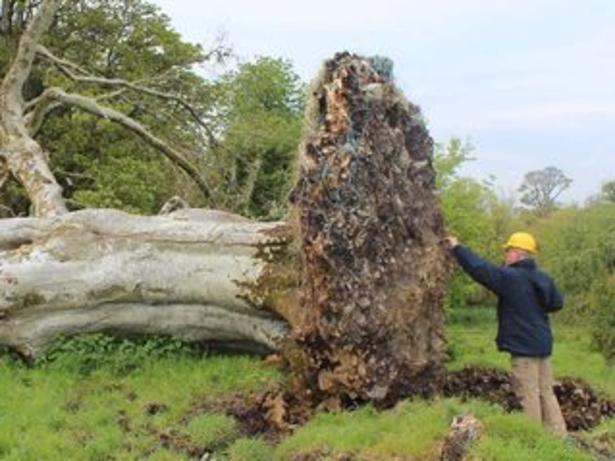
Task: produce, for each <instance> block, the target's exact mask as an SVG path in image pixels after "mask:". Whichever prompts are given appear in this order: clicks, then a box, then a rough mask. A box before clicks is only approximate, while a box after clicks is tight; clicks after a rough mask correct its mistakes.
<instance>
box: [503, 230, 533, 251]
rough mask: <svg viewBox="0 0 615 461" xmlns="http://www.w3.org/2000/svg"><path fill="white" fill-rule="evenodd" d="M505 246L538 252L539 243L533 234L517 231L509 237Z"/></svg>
mask: <svg viewBox="0 0 615 461" xmlns="http://www.w3.org/2000/svg"><path fill="white" fill-rule="evenodd" d="M504 248H517V249H519V250H523V251H528V252H530V253H538V243H536V239H535V238H534V237H532V235H531V234H528V233H527V232H515V233H514V234H512V235H511V236H510V237H509V238H508V241H507V242H506V244H505V245H504Z"/></svg>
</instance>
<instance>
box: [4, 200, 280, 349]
mask: <svg viewBox="0 0 615 461" xmlns="http://www.w3.org/2000/svg"><path fill="white" fill-rule="evenodd" d="M287 233H288V227H287V225H286V224H285V223H281V222H274V223H259V222H254V221H250V220H248V219H245V218H242V217H240V216H236V215H232V214H229V213H224V212H220V211H208V210H194V209H183V210H179V211H176V212H174V213H171V214H169V215H164V216H151V217H146V216H136V215H130V214H128V213H124V212H121V211H117V210H84V211H79V212H75V213H69V214H65V215H61V216H57V217H54V218H19V219H5V220H0V248H3V249H4V250H3V251H0V342H1V343H4V344H8V345H10V346H13V347H15V348H16V349H18V350H20V351H22V352H23V353H25V354H28V355H36V354H38V353H40V352H41V351H43V350H44V349H45V347H46V346H48V345H49V344H50V343H51V342H52V341H53V339H54V338H55V337H57V336H59V335H66V334H69V335H70V334H74V333H80V332H91V331H103V330H104V331H107V330H110V331H118V332H126V331H129V332H130V331H132V332H150V333H153V332H163V333H170V334H175V335H178V336H180V337H185V338H187V339H208V340H217V341H248V342H253V343H255V344H261V345H263V346H265V347H267V348H270V349H275V348H276V347H277V346H276V344H277V341H278V340H279V339H281V337H282V336H283V333H284V332H286V322H285V321H284V320H283V319H282V318H281V315H280V314H279V313H276V312H275V311H274V309H275V303H273V304H274V305H265V299H264V296H265V293H271V290H269V289H268V287H266V286H264V285H266V283H267V280H266V277H265V276H266V274H267V272H268V271H269V272H270V271H272V270H275V267H276V264H275V261H274V260H273V259H272V258H271V257H270V255H271V251H270V250H275V249H277V248H280V247H283V246H284V245H286V244H287V243H288V239H287V237H288V236H287ZM268 255H269V256H268ZM269 304H271V303H269Z"/></svg>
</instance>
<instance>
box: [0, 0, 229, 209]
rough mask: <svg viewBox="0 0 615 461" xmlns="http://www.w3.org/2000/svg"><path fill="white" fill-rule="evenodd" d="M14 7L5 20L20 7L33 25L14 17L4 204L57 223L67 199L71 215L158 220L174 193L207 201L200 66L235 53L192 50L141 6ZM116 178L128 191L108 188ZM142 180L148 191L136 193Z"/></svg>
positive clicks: (2, 119)
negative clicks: (95, 211) (75, 211)
mask: <svg viewBox="0 0 615 461" xmlns="http://www.w3.org/2000/svg"><path fill="white" fill-rule="evenodd" d="M9 3H10V4H11V5H13V6H12V7H9V6H10V5H9ZM9 3H7V2H4V3H3V5H2V11H3V13H4V12H5V11H14V10H15V9H17V10H18V9H19V8H21V7H20V6H19V5H23V7H24V8H25V10H24V11H27V12H29V13H27V15H29V16H31V17H32V20H31V21H30V22H29V26H28V28H27V29H23V27H22V28H21V29H19V27H17V26H15V25H14V24H22V22H21V21H15V20H11V21H10V22H11V27H9V28H7V27H6V25H5V27H4V28H3V31H7V30H8V33H5V34H4V36H3V40H4V41H5V43H7V47H5V48H4V49H3V53H2V54H1V55H0V59H1V60H2V64H1V65H2V69H3V81H2V87H1V90H0V133H2V135H0V157H2V158H3V161H2V163H3V165H4V166H3V167H2V168H3V169H4V170H6V171H11V173H12V178H14V179H15V180H16V183H12V184H11V181H8V182H7V190H8V191H9V192H8V197H7V198H8V200H7V202H8V206H6V207H7V208H9V210H10V211H11V212H12V213H13V214H17V213H23V211H24V210H23V208H22V209H18V210H13V208H12V207H13V206H15V205H16V206H17V207H23V205H24V204H25V203H28V202H31V203H32V205H33V211H34V212H35V213H37V214H49V213H52V214H53V213H56V214H57V213H62V212H64V211H65V208H66V206H65V204H64V200H65V198H68V199H69V207H70V208H74V207H83V206H92V205H94V206H123V205H127V206H126V207H127V208H128V209H131V206H133V208H134V210H139V209H140V210H142V211H152V208H154V207H155V204H159V203H156V202H160V201H161V200H162V196H163V195H164V194H165V192H166V190H169V189H171V188H173V186H177V188H183V189H184V191H186V192H187V193H188V195H189V193H190V192H192V195H193V196H197V197H199V198H200V202H199V203H201V204H203V203H206V202H207V200H209V190H208V187H207V185H206V184H205V181H204V178H203V170H204V167H205V166H204V161H203V159H204V154H205V151H206V147H207V146H208V143H210V142H211V138H212V133H211V130H210V127H209V126H208V109H209V108H210V107H211V105H210V104H209V99H208V97H207V93H208V87H207V85H206V83H205V82H204V81H203V79H202V78H200V77H198V76H197V75H196V74H195V73H194V72H193V70H192V68H193V66H194V65H195V64H199V63H205V62H207V61H208V60H211V59H221V58H224V57H225V56H226V55H227V50H226V49H224V48H217V49H215V50H214V51H213V52H211V53H205V52H204V51H203V50H202V49H201V47H199V46H195V45H191V44H187V43H184V42H183V41H182V40H181V39H180V37H179V35H178V34H177V33H176V32H175V31H173V30H172V29H171V28H170V26H169V24H168V19H167V18H166V17H165V16H163V15H162V14H160V12H159V10H158V9H157V8H156V7H155V6H152V5H149V4H147V3H145V2H142V1H139V0H125V1H111V2H103V1H85V0H68V1H64V2H60V1H51V0H46V1H44V2H27V1H26V2H9ZM6 5H9V6H6ZM14 15H15V13H13V16H14ZM5 17H8V16H5ZM18 29H19V30H18ZM47 29H49V33H46V34H45V32H46V31H47ZM20 34H21V35H20ZM84 43H87V44H88V46H87V47H84V46H83V44H84ZM186 101H190V104H187V103H186ZM101 119H102V120H101ZM119 127H122V129H121V130H120V129H118V128H119ZM154 133H155V134H154ZM135 135H136V137H135ZM136 138H139V140H138V141H137V140H136ZM101 139H102V140H104V141H105V142H104V143H102V142H100V141H101ZM9 141H10V142H9ZM143 141H145V142H143ZM49 154H51V155H49ZM161 154H163V155H161ZM26 158H29V159H30V160H28V161H27V162H26V160H25V159H26ZM25 162H26V163H28V165H30V167H29V168H23V167H22V166H23V165H25ZM141 162H143V163H141ZM148 171H151V173H152V174H147V175H146V172H148ZM118 173H121V174H119V176H122V178H121V180H120V181H122V184H123V186H124V187H119V188H118V187H117V186H118V181H117V180H116V181H115V182H113V181H111V178H114V177H115V176H117V174H118ZM186 174H187V175H188V177H189V178H190V179H191V181H186V180H185V177H186V176H185V175H186ZM5 177H6V175H3V179H4V178H5ZM105 178H106V179H105ZM163 178H164V179H163ZM157 179H158V180H161V181H162V182H161V183H158V184H157V183H156V182H155V180H157ZM134 180H136V182H137V184H139V185H140V186H141V187H137V188H136V189H141V190H140V191H138V192H137V194H136V195H131V194H129V193H128V190H129V189H130V183H131V181H134ZM17 184H19V185H17ZM20 186H23V188H21V187H20ZM62 189H64V191H65V192H64V195H65V196H63V195H62ZM80 190H83V191H84V193H83V194H78V193H77V192H78V191H80ZM117 190H119V191H120V192H119V195H118V194H117V193H116V191H117ZM121 190H124V191H125V192H121ZM195 191H196V192H197V193H194V192H195ZM20 192H21V197H17V198H16V197H15V195H16V194H19V193H20ZM75 194H76V195H75ZM157 194H158V195H157ZM5 195H7V193H6V192H5ZM126 202H128V204H127V203H126ZM130 202H132V203H130ZM135 202H136V207H135V206H134V204H135Z"/></svg>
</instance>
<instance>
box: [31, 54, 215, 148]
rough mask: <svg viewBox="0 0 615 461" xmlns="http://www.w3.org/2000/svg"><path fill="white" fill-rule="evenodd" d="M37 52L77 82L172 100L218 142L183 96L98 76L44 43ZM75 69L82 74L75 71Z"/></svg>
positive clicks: (209, 136)
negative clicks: (118, 88) (55, 52)
mask: <svg viewBox="0 0 615 461" xmlns="http://www.w3.org/2000/svg"><path fill="white" fill-rule="evenodd" d="M37 52H38V53H39V54H40V55H41V56H43V57H45V58H46V59H48V60H49V61H51V62H52V63H53V64H54V65H55V66H56V67H57V68H58V69H59V70H60V72H62V73H63V74H64V75H65V76H66V77H68V78H69V79H71V80H73V81H75V82H79V83H84V84H90V85H99V86H103V87H104V86H119V87H123V88H127V89H130V90H133V91H136V92H138V93H143V94H147V95H149V96H154V97H157V98H160V99H164V100H167V101H172V102H175V103H177V104H178V105H179V106H181V107H182V108H183V109H185V110H186V111H187V112H188V113H189V114H190V115H191V116H192V118H193V119H194V120H195V121H196V122H197V124H198V125H199V126H200V127H201V128H203V129H204V130H205V132H206V133H207V136H208V138H209V141H210V143H212V144H214V145H215V144H216V143H217V142H216V139H215V136H214V134H213V132H212V131H211V129H210V128H209V125H207V124H206V123H205V122H204V121H203V119H202V118H201V116H200V115H199V113H198V110H197V109H195V108H194V107H193V106H192V105H190V104H188V102H186V101H185V100H184V99H183V98H182V97H181V96H178V95H175V94H171V93H167V92H164V91H158V90H155V89H153V88H149V87H146V86H143V85H140V84H137V83H134V82H129V81H128V80H124V79H120V78H105V77H97V76H94V75H91V73H89V72H88V71H87V70H85V69H83V68H82V67H80V66H78V65H77V64H74V63H72V62H70V61H67V60H65V59H62V58H59V57H58V56H55V55H54V54H53V53H52V52H51V51H50V50H49V49H47V48H45V47H44V46H42V45H39V46H38V49H37ZM75 71H76V72H78V73H79V74H82V75H79V74H77V73H75Z"/></svg>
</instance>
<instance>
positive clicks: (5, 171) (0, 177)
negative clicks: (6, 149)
mask: <svg viewBox="0 0 615 461" xmlns="http://www.w3.org/2000/svg"><path fill="white" fill-rule="evenodd" d="M9 175H10V172H9V167H8V164H7V162H6V159H5V158H4V155H3V154H2V151H1V150H0V190H1V189H2V186H4V183H5V182H6V181H7V179H9Z"/></svg>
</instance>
